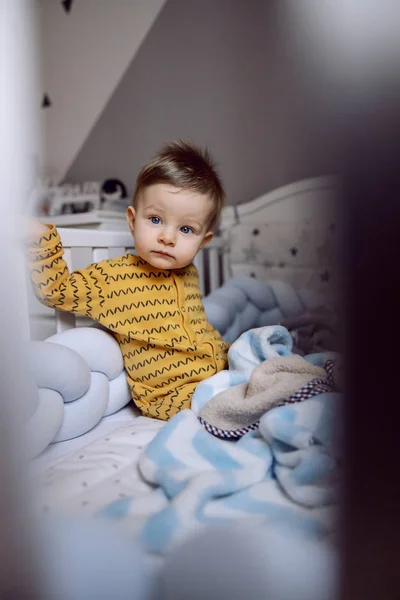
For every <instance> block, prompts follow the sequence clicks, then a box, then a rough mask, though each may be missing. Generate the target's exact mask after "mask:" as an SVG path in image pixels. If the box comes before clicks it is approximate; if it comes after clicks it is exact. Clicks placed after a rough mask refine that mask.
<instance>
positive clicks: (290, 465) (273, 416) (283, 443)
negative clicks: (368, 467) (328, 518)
mask: <svg viewBox="0 0 400 600" xmlns="http://www.w3.org/2000/svg"><path fill="white" fill-rule="evenodd" d="M341 398H342V396H341V394H338V393H326V394H320V395H318V396H315V397H314V398H311V399H310V400H306V401H304V402H302V403H301V404H293V405H285V406H281V407H279V408H277V409H274V410H271V411H270V412H268V413H266V414H265V415H264V416H263V417H262V418H261V420H260V425H259V431H260V433H261V435H262V436H263V438H264V439H265V440H266V442H267V443H268V445H269V447H270V448H271V451H272V454H273V456H274V459H275V465H274V472H275V477H276V478H277V479H278V481H279V483H280V485H281V486H282V489H283V490H284V491H285V492H286V494H287V495H288V496H289V497H290V498H291V499H292V500H293V501H294V502H296V503H298V504H301V505H303V506H310V507H313V506H321V505H326V504H331V503H333V502H335V501H336V499H337V494H338V485H337V477H338V469H337V466H338V464H340V461H341V459H342V455H341V454H342V450H343V441H342V439H341V432H342V430H341V426H340V425H341V414H340V413H341Z"/></svg>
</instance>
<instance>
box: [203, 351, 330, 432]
mask: <svg viewBox="0 0 400 600" xmlns="http://www.w3.org/2000/svg"><path fill="white" fill-rule="evenodd" d="M313 379H323V380H326V379H327V373H326V371H325V369H323V368H321V367H316V366H314V365H312V364H310V363H309V362H307V361H306V360H305V359H304V358H302V357H301V356H297V355H291V356H282V357H281V356H279V357H276V358H270V359H268V360H266V361H264V362H262V363H261V364H259V365H258V366H257V367H255V369H254V370H253V371H252V373H251V375H250V379H249V381H248V382H247V383H242V384H239V385H236V386H234V387H231V388H229V389H227V390H224V391H223V392H220V393H219V394H216V395H215V396H214V397H213V398H212V399H211V400H210V401H209V402H208V403H207V404H206V405H205V406H204V407H203V408H202V409H201V411H200V413H199V416H200V417H201V418H202V419H204V421H206V422H207V423H209V424H210V425H213V426H214V427H218V428H220V429H224V430H235V429H241V428H243V427H248V426H249V425H252V424H253V423H255V422H256V421H258V420H259V419H260V418H261V417H262V415H263V414H264V413H265V412H266V411H268V410H270V409H271V408H274V406H277V405H278V404H279V403H280V402H282V400H283V399H285V398H289V396H291V395H292V394H294V393H295V392H297V391H298V390H299V389H300V388H302V387H303V386H304V385H305V384H307V383H309V382H310V381H312V380H313Z"/></svg>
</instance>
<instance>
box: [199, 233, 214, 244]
mask: <svg viewBox="0 0 400 600" xmlns="http://www.w3.org/2000/svg"><path fill="white" fill-rule="evenodd" d="M213 236H214V234H213V232H212V231H207V233H206V235H205V236H204V238H203V241H202V242H201V246H200V248H204V246H207V244H209V243H210V242H211V240H212V239H213Z"/></svg>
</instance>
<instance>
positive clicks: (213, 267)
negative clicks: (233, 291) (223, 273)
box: [208, 248, 219, 293]
mask: <svg viewBox="0 0 400 600" xmlns="http://www.w3.org/2000/svg"><path fill="white" fill-rule="evenodd" d="M208 257H209V260H208V268H209V278H210V289H209V290H208V293H211V292H213V291H214V290H215V289H217V287H218V286H219V260H218V258H219V257H218V248H210V249H209V251H208Z"/></svg>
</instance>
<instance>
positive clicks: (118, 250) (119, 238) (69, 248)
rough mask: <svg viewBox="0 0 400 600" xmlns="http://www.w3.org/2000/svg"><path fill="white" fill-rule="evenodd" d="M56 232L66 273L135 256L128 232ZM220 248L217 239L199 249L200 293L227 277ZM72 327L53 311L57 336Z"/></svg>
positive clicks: (65, 317) (68, 319)
mask: <svg viewBox="0 0 400 600" xmlns="http://www.w3.org/2000/svg"><path fill="white" fill-rule="evenodd" d="M59 231H60V234H61V237H62V242H63V247H64V258H65V260H66V262H67V264H68V267H69V269H70V271H73V270H76V269H80V268H84V267H86V266H87V265H89V264H91V263H93V262H100V261H102V260H107V259H109V258H116V257H117V256H121V255H123V254H125V253H126V252H131V253H133V254H135V247H134V240H133V238H132V235H131V234H130V233H129V232H127V233H125V232H120V231H95V230H82V229H64V228H62V229H61V228H60V229H59ZM223 248H224V244H223V239H222V238H220V237H217V238H215V239H214V240H212V242H211V244H210V245H209V246H208V247H207V248H204V249H203V250H200V252H199V253H198V255H197V256H196V258H195V265H196V267H197V269H198V272H199V279H200V287H201V290H202V292H203V294H209V293H211V292H212V291H214V290H215V289H216V288H217V287H219V286H220V285H222V284H223V283H224V281H226V280H227V278H228V265H227V260H226V255H224V253H223ZM78 318H79V317H78ZM76 324H77V318H76V317H75V315H73V314H71V313H65V312H61V311H56V330H57V333H61V332H62V331H65V330H66V329H70V328H71V327H75V326H76Z"/></svg>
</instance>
